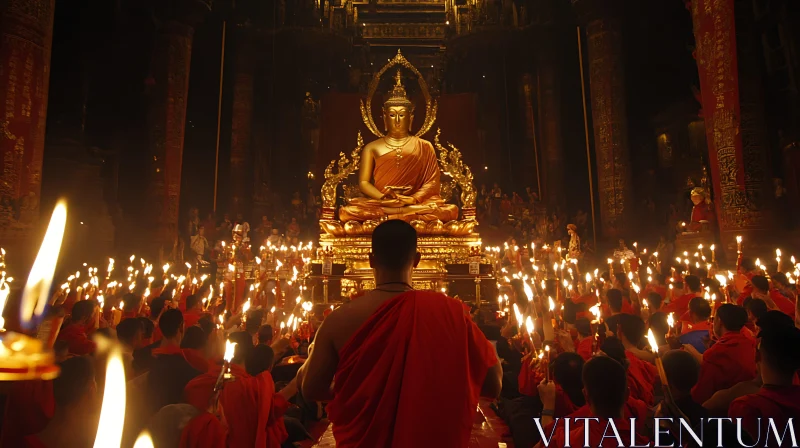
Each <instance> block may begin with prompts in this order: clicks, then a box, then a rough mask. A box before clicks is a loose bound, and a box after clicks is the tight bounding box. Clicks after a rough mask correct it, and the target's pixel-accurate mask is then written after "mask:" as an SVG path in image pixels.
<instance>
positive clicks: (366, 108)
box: [361, 50, 439, 138]
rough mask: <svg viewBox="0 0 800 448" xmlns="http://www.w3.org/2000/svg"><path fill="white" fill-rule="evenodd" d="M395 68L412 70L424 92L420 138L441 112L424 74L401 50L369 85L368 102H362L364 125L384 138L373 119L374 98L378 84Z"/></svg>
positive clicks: (418, 135)
mask: <svg viewBox="0 0 800 448" xmlns="http://www.w3.org/2000/svg"><path fill="white" fill-rule="evenodd" d="M394 66H400V67H404V68H406V69H408V70H410V71H411V72H412V73H414V75H416V76H417V82H418V83H419V88H420V90H421V91H422V95H423V97H425V120H424V121H423V122H422V127H421V128H420V130H419V131H418V132H417V134H416V136H417V137H420V136H422V135H423V134H425V133H426V132H428V131H429V130H430V129H431V127H432V126H433V123H434V122H436V113H437V111H438V110H439V103H438V102H437V101H436V100H434V99H433V98H431V94H430V91H429V90H428V83H426V82H425V78H424V77H423V76H422V74H421V73H420V72H419V70H417V68H416V67H414V65H412V64H411V63H410V62H408V60H407V59H406V58H405V56H403V54H402V53H400V50H397V54H396V55H395V57H394V58H393V59H392V60H390V61H389V62H387V63H386V65H384V66H383V68H381V69H380V70H379V71H378V73H376V74H375V76H373V77H372V81H370V83H369V90H368V91H367V98H366V100H362V101H361V119H362V120H364V124H365V125H366V126H367V129H369V131H370V132H372V133H373V134H375V135H376V136H377V137H378V138H382V137H383V136H384V134H383V132H381V131H380V129H378V126H376V125H375V120H374V118H373V117H372V98H373V97H374V96H375V92H376V91H377V90H378V84H379V83H380V80H381V77H382V76H383V74H384V73H386V71H387V70H389V69H390V68H392V67H394Z"/></svg>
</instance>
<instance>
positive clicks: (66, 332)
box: [58, 299, 100, 356]
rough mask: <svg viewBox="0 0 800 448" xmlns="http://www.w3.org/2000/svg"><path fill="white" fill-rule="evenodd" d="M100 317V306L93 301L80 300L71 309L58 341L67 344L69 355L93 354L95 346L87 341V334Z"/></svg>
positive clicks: (92, 342)
mask: <svg viewBox="0 0 800 448" xmlns="http://www.w3.org/2000/svg"><path fill="white" fill-rule="evenodd" d="M99 315H100V305H98V303H97V301H95V300H91V299H90V300H80V301H78V302H75V305H74V306H73V307H72V314H71V315H70V318H69V322H68V323H67V324H66V325H65V326H64V328H62V329H61V332H59V334H58V340H60V341H66V342H67V344H69V353H70V354H72V355H75V356H83V355H90V354H92V353H94V351H95V349H96V348H97V344H95V342H94V341H92V340H91V339H89V336H88V333H89V331H90V330H91V329H94V328H95V327H96V322H97V319H98V318H99Z"/></svg>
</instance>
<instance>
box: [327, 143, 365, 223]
mask: <svg viewBox="0 0 800 448" xmlns="http://www.w3.org/2000/svg"><path fill="white" fill-rule="evenodd" d="M356 142H357V143H356V148H355V149H353V152H351V153H350V160H348V159H347V156H345V155H344V153H343V152H340V153H339V160H338V162H337V161H336V160H331V163H329V164H328V167H327V168H325V183H324V184H322V206H323V207H324V208H326V209H335V208H336V188H337V187H338V185H339V183H340V182H341V181H343V180H344V179H345V178H347V176H349V175H351V174H353V173H354V172H356V170H358V163H359V162H360V161H361V150H362V149H363V148H364V139H363V138H362V137H361V132H360V131H359V133H358V138H357V140H356ZM334 164H335V165H337V166H338V168H339V169H338V170H337V171H336V173H334V172H333V166H334ZM331 218H332V216H331Z"/></svg>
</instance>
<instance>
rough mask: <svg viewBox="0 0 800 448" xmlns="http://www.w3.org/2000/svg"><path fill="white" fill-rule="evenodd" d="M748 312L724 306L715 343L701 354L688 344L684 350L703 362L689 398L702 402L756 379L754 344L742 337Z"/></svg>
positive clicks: (719, 317)
mask: <svg viewBox="0 0 800 448" xmlns="http://www.w3.org/2000/svg"><path fill="white" fill-rule="evenodd" d="M746 322H747V311H745V310H744V308H742V307H740V306H736V305H733V304H725V305H722V306H720V307H719V309H718V310H717V315H716V318H715V319H714V334H715V335H716V336H717V338H718V341H717V343H716V344H714V345H713V346H711V347H710V348H709V349H708V350H706V351H705V353H703V354H702V355H700V354H699V353H698V352H697V350H696V349H695V348H694V347H693V346H692V345H690V344H686V345H684V346H683V347H684V350H688V351H689V352H690V353H693V354H695V356H696V357H697V358H699V359H702V364H701V366H700V377H699V379H698V381H697V385H695V387H694V388H693V389H692V398H693V399H694V401H696V402H698V403H704V402H705V401H706V400H708V399H709V398H711V396H712V395H714V393H715V392H717V391H719V390H722V389H727V388H729V387H731V386H733V385H735V384H736V383H739V382H742V381H748V380H752V379H753V378H754V377H755V376H756V362H755V349H756V347H755V341H754V340H752V339H750V338H748V337H747V336H745V335H744V334H742V331H741V330H742V328H744V324H745V323H746Z"/></svg>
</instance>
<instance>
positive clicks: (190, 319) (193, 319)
mask: <svg viewBox="0 0 800 448" xmlns="http://www.w3.org/2000/svg"><path fill="white" fill-rule="evenodd" d="M201 317H203V313H202V312H200V311H196V310H191V311H186V312H184V313H183V326H184V328H189V327H193V326H195V325H197V321H199V320H200V318H201Z"/></svg>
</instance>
